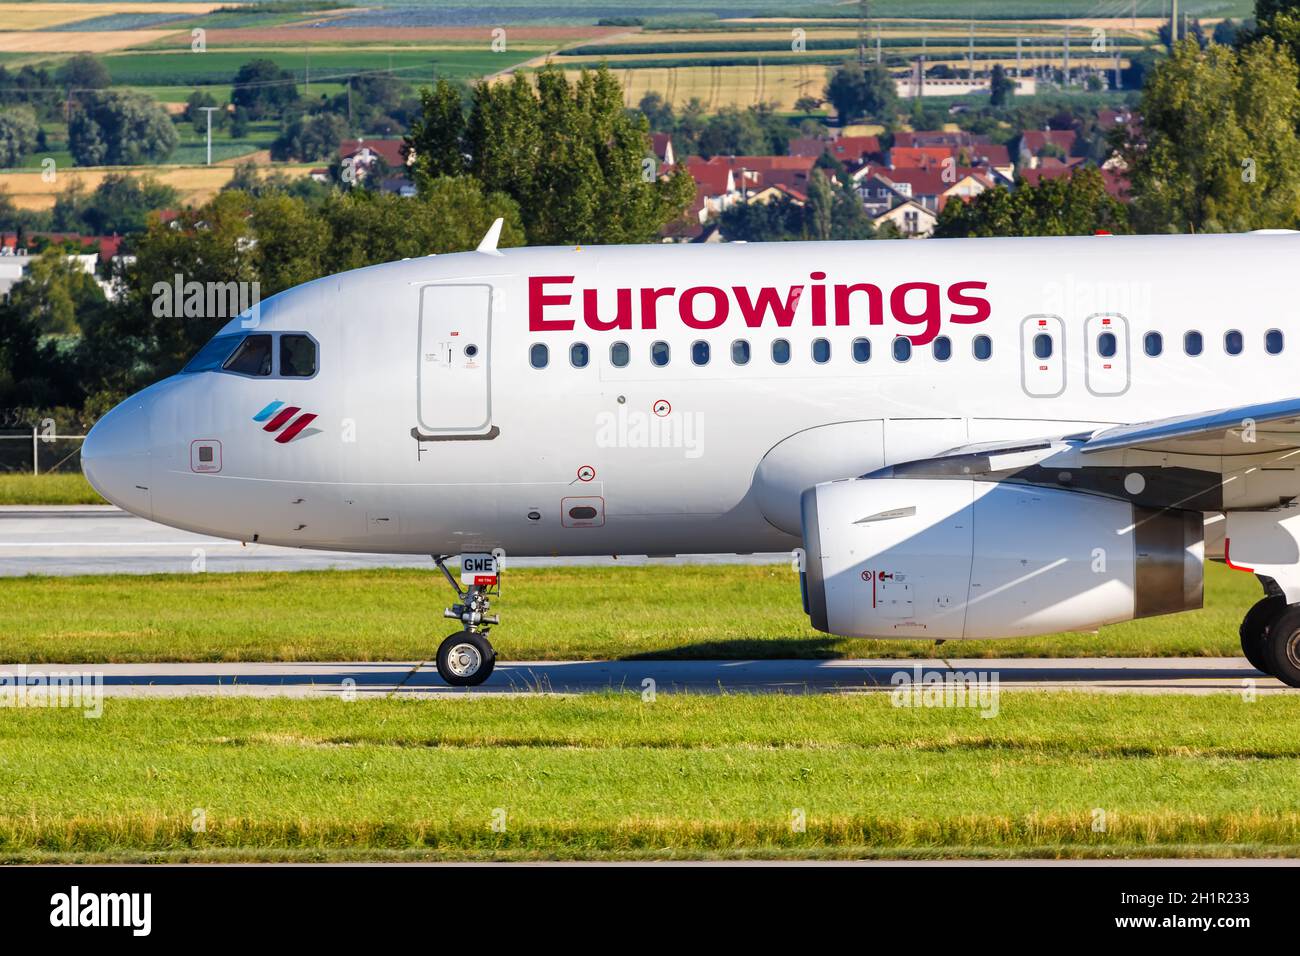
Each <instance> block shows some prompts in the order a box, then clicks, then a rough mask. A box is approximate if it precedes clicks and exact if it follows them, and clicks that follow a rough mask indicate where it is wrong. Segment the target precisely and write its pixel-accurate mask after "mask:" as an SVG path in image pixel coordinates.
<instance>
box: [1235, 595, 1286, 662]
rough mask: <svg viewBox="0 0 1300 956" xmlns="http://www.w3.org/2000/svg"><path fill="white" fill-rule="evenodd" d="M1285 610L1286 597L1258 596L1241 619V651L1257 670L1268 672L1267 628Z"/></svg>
mask: <svg viewBox="0 0 1300 956" xmlns="http://www.w3.org/2000/svg"><path fill="white" fill-rule="evenodd" d="M1284 610H1286V599H1285V598H1281V597H1266V598H1260V600H1258V601H1256V602H1255V605H1254V607H1252V608H1251V609H1250V610H1249V611H1247V612H1246V616H1245V617H1244V618H1242V620H1241V627H1240V628H1239V631H1238V633H1239V634H1240V635H1241V652H1242V653H1243V654H1244V655H1246V660H1247V661H1249V662H1250V666H1251V667H1253V668H1255V670H1257V671H1263V672H1264V673H1265V674H1267V673H1269V667H1270V666H1271V665H1270V662H1269V659H1268V628H1269V624H1271V623H1272V621H1273V619H1274V618H1276V617H1277V616H1278V615H1279V614H1281V613H1282V612H1283V611H1284Z"/></svg>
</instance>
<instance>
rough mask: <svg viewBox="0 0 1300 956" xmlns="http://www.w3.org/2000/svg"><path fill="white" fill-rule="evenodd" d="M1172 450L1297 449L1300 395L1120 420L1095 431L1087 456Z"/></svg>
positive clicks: (1219, 452)
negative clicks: (1127, 422)
mask: <svg viewBox="0 0 1300 956" xmlns="http://www.w3.org/2000/svg"><path fill="white" fill-rule="evenodd" d="M1129 448H1132V449H1138V450H1141V451H1153V452H1165V453H1169V454H1176V455H1223V456H1234V455H1258V454H1262V453H1265V452H1268V451H1285V450H1288V449H1295V448H1300V398H1288V399H1284V400H1283V401H1280V402H1265V403H1262V404H1257V405H1239V406H1237V407H1236V408H1224V409H1220V410H1218V411H1213V412H1200V413H1197V414H1194V415H1182V416H1179V417H1177V418H1164V419H1158V420H1156V421H1151V422H1140V423H1138V424H1136V425H1119V426H1116V427H1114V428H1107V429H1104V430H1102V431H1099V432H1094V433H1093V435H1092V437H1091V438H1089V439H1087V440H1086V441H1085V442H1084V443H1083V444H1082V445H1081V446H1080V447H1079V451H1081V452H1082V453H1083V454H1085V455H1090V454H1096V453H1097V452H1102V451H1116V450H1120V449H1129Z"/></svg>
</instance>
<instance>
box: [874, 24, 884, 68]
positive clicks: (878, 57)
mask: <svg viewBox="0 0 1300 956" xmlns="http://www.w3.org/2000/svg"><path fill="white" fill-rule="evenodd" d="M876 62H877V63H884V62H885V57H884V54H882V53H881V52H880V24H879V23H877V24H876Z"/></svg>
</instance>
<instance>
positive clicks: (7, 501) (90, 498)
mask: <svg viewBox="0 0 1300 956" xmlns="http://www.w3.org/2000/svg"><path fill="white" fill-rule="evenodd" d="M102 504H107V502H106V501H104V499H103V498H101V497H99V494H98V492H96V491H95V489H94V488H92V487H90V482H88V481H87V480H86V478H85V476H84V475H83V474H82V473H81V472H79V471H70V472H56V473H53V474H48V475H32V474H23V473H19V472H3V473H0V505H102Z"/></svg>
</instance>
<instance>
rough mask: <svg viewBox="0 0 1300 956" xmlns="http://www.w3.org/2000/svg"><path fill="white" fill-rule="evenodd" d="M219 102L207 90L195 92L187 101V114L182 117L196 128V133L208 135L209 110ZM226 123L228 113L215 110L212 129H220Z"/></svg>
mask: <svg viewBox="0 0 1300 956" xmlns="http://www.w3.org/2000/svg"><path fill="white" fill-rule="evenodd" d="M216 106H217V101H216V100H215V99H213V97H212V94H211V93H208V92H207V91H205V90H195V91H194V92H193V93H191V94H190V95H189V96H188V97H187V98H186V100H185V112H184V113H182V114H181V115H182V116H183V117H184V118H185V120H186V121H187V122H189V123H191V124H192V125H193V126H194V132H196V133H206V132H207V131H208V114H207V112H206V110H207V109H214V108H215V107H216ZM225 121H226V111H225V110H223V109H214V111H213V113H212V128H213V129H220V128H221V127H222V125H223V124H224V123H225Z"/></svg>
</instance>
